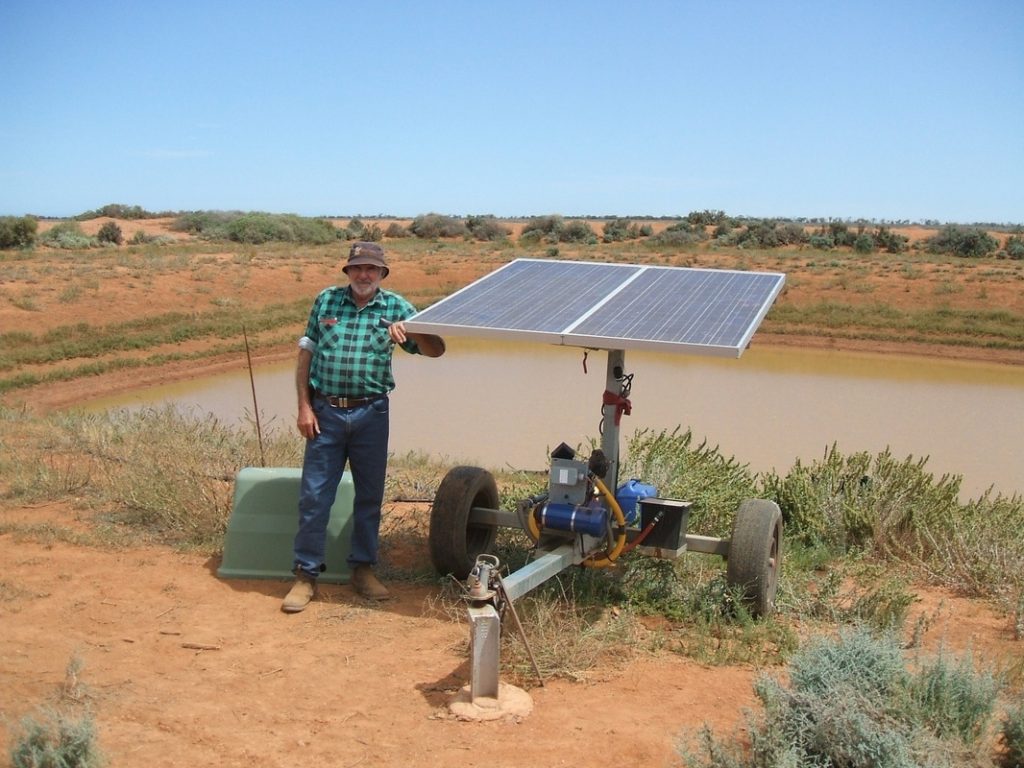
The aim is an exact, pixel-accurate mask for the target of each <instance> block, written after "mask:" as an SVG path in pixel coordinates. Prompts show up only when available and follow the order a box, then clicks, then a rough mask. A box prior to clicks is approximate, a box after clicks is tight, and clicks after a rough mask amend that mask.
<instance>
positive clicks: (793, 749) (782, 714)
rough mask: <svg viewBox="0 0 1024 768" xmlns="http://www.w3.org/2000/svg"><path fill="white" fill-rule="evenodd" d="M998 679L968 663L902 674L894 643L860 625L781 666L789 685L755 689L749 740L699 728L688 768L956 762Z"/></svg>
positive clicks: (909, 766)
mask: <svg viewBox="0 0 1024 768" xmlns="http://www.w3.org/2000/svg"><path fill="white" fill-rule="evenodd" d="M999 687H1000V686H999V683H998V682H997V681H996V680H995V679H994V678H993V677H992V676H991V675H989V674H986V673H980V674H979V673H976V672H974V670H973V669H972V668H971V666H970V664H969V662H963V661H960V662H957V661H955V660H954V661H951V660H950V659H948V658H946V657H944V656H941V655H940V656H939V657H938V658H937V659H935V660H933V661H929V662H926V663H924V664H923V665H921V666H920V667H919V668H918V669H917V670H916V671H915V670H914V669H913V668H912V665H911V668H908V666H907V663H906V661H905V659H904V656H903V652H902V649H901V646H900V641H899V638H898V637H897V636H895V635H893V634H891V633H872V632H870V631H868V630H866V629H863V628H858V627H854V628H849V629H846V630H841V631H840V633H839V636H838V637H836V638H820V639H815V640H812V641H810V642H808V643H807V644H806V645H805V646H804V647H803V648H802V649H801V650H800V651H799V652H797V653H796V654H795V655H794V656H793V657H792V659H791V660H790V663H789V669H788V683H785V684H784V683H783V682H781V681H780V680H779V679H775V678H771V677H767V676H766V677H762V678H760V679H759V680H758V681H757V683H756V684H755V686H754V691H755V693H756V694H757V697H758V699H760V701H761V703H762V705H763V713H762V714H761V715H760V716H759V717H758V716H754V715H751V716H750V720H749V723H748V725H747V729H746V730H747V738H746V739H743V738H735V739H730V740H728V741H720V740H718V739H717V738H716V737H715V735H714V733H713V732H712V731H711V729H710V728H708V727H705V728H704V730H703V732H702V737H703V744H702V746H703V751H704V755H703V756H700V755H694V754H692V753H690V752H689V751H688V750H685V749H681V750H680V751H681V753H682V755H683V757H684V760H685V761H686V764H687V765H688V766H691V767H693V766H704V767H706V768H747V767H748V766H749V768H755V767H756V768H761V767H762V766H765V767H767V766H792V767H793V768H805V767H806V768H818V767H819V766H846V767H849V768H917V766H929V767H930V768H931V767H934V768H940V767H941V766H954V765H963V764H965V761H966V760H969V759H972V758H973V757H974V755H975V754H976V752H977V750H978V748H979V746H980V745H981V740H982V736H983V734H984V733H985V731H986V729H987V727H988V726H989V724H990V723H991V721H992V719H993V714H994V701H995V699H996V693H997V692H998V690H999Z"/></svg>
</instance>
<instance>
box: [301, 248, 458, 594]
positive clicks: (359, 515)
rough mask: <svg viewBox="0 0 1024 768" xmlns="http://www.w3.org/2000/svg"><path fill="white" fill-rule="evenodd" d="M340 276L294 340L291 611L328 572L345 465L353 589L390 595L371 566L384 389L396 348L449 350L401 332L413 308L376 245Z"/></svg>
mask: <svg viewBox="0 0 1024 768" xmlns="http://www.w3.org/2000/svg"><path fill="white" fill-rule="evenodd" d="M342 271H344V272H345V275H346V276H347V277H348V281H349V283H348V285H347V286H344V287H342V286H332V287H330V288H326V289H324V290H323V291H321V292H320V294H319V295H318V296H317V297H316V300H315V301H314V302H313V308H312V310H311V311H310V314H309V321H308V322H307V324H306V333H305V335H304V336H303V337H302V338H301V339H300V340H299V358H298V363H297V365H296V369H295V386H296V390H297V392H298V398H299V413H298V420H297V425H298V428H299V433H300V434H301V435H302V436H303V437H304V438H306V451H305V456H304V458H303V462H302V481H301V487H300V490H299V530H298V533H296V535H295V560H294V572H295V583H294V584H293V585H292V588H291V590H290V591H289V592H288V595H287V597H285V600H284V603H283V604H282V606H281V608H282V610H284V611H285V612H287V613H297V612H298V611H301V610H302V609H304V608H305V607H306V606H307V605H308V604H309V601H310V600H312V598H313V595H314V594H315V592H316V579H317V577H318V576H319V575H320V573H321V572H323V570H324V568H325V566H324V550H325V548H326V534H327V524H328V522H329V520H330V514H331V506H332V505H333V504H334V500H335V496H336V494H337V490H338V484H339V482H340V481H341V476H342V472H343V471H344V469H345V463H346V461H347V462H348V464H349V467H350V469H351V471H352V480H353V483H354V485H355V498H354V502H353V506H352V517H353V529H352V539H351V547H350V552H349V555H348V564H349V567H350V568H351V569H352V586H353V587H354V588H355V590H356V592H358V593H359V594H360V595H362V596H363V597H366V598H369V599H372V600H383V599H385V598H387V597H388V596H389V594H388V590H387V587H385V586H384V585H383V584H381V582H380V581H379V580H378V579H377V577H376V575H375V574H374V573H373V566H374V565H375V564H376V562H377V541H378V534H379V531H380V515H381V503H382V501H383V499H384V478H385V474H386V471H387V458H388V393H389V392H391V390H392V389H394V387H395V381H394V378H393V376H392V372H391V355H392V352H393V351H394V348H395V345H396V344H397V345H400V346H401V347H402V349H404V350H405V351H406V352H409V353H412V354H421V355H426V356H427V357H440V356H441V355H442V354H444V350H445V345H444V340H443V339H442V338H441V337H440V336H433V335H430V334H419V333H407V332H406V330H405V324H404V322H403V321H405V320H407V319H408V318H409V317H411V316H412V315H413V314H414V313H415V311H416V310H415V308H414V307H413V306H412V305H411V304H410V303H409V302H408V301H406V300H405V299H404V298H402V297H401V296H399V295H398V294H397V293H392V292H391V291H385V290H383V289H382V288H381V287H380V283H381V281H382V280H383V279H384V278H385V277H387V275H388V271H389V270H388V265H387V262H386V261H385V260H384V249H383V248H382V247H381V246H380V245H378V244H377V243H369V242H357V243H354V244H353V245H352V247H351V249H350V250H349V255H348V261H347V263H346V264H345V266H344V267H343V268H342Z"/></svg>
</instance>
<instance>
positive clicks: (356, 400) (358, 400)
mask: <svg viewBox="0 0 1024 768" xmlns="http://www.w3.org/2000/svg"><path fill="white" fill-rule="evenodd" d="M316 396H317V397H322V398H323V399H324V400H326V401H327V404H328V405H329V406H331V407H332V408H358V407H359V406H361V405H369V404H370V403H375V402H377V401H378V400H382V399H384V398H385V397H387V395H374V396H373V397H335V396H334V395H325V394H324V393H323V392H317V393H316Z"/></svg>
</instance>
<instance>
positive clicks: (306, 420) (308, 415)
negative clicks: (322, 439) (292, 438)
mask: <svg viewBox="0 0 1024 768" xmlns="http://www.w3.org/2000/svg"><path fill="white" fill-rule="evenodd" d="M296 425H297V426H298V428H299V434H300V435H302V436H303V437H304V438H306V439H307V440H312V439H313V438H314V437H316V436H317V435H319V434H320V422H318V421H317V420H316V414H315V413H313V408H312V406H310V405H308V404H305V403H303V404H301V405H299V418H298V420H297V423H296Z"/></svg>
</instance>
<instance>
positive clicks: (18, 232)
mask: <svg viewBox="0 0 1024 768" xmlns="http://www.w3.org/2000/svg"><path fill="white" fill-rule="evenodd" d="M38 227H39V223H38V222H37V221H36V220H35V219H34V218H33V217H31V216H21V217H18V216H0V249H8V248H28V247H29V246H31V245H32V244H33V243H34V242H35V240H36V230H37V229H38Z"/></svg>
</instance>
